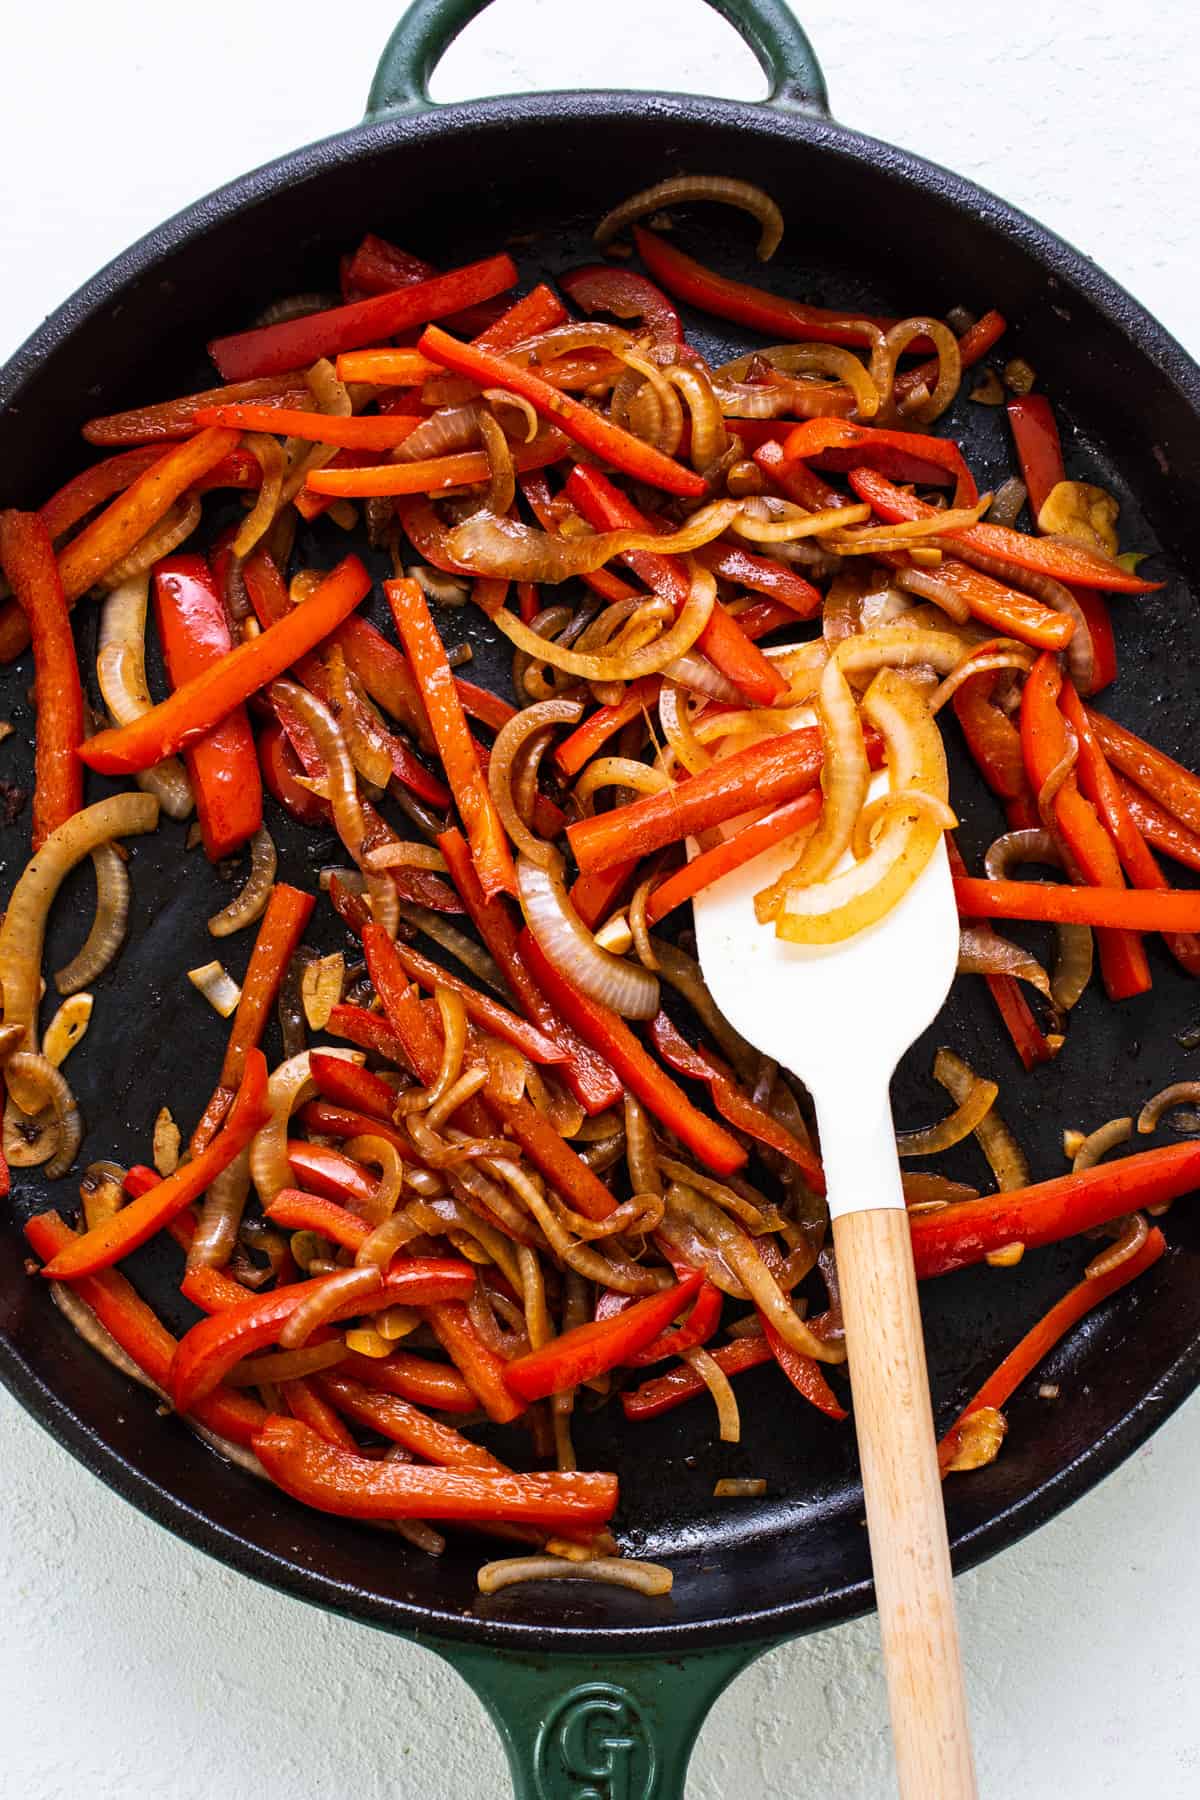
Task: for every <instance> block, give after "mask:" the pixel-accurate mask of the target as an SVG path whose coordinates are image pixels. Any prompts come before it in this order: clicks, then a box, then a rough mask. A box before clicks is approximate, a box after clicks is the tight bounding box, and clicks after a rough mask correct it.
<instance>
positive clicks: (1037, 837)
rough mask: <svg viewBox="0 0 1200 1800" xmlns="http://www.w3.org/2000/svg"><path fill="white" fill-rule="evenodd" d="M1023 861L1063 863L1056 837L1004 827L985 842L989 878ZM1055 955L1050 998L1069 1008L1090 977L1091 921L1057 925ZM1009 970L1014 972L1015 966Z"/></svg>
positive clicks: (1005, 875)
mask: <svg viewBox="0 0 1200 1800" xmlns="http://www.w3.org/2000/svg"><path fill="white" fill-rule="evenodd" d="M1023 862H1037V863H1049V864H1051V865H1052V866H1053V867H1054V868H1057V869H1061V868H1062V867H1063V858H1062V852H1061V850H1060V849H1059V846H1058V840H1057V839H1056V838H1055V837H1054V835H1053V834H1052V833H1051V832H1049V831H1046V830H1044V829H1042V830H1038V829H1036V828H1033V829H1026V830H1024V831H1006V832H1004V833H1003V834H1002V835H1001V836H1000V837H998V838H996V839H995V841H994V842H993V843H992V844H990V845H989V846H988V849H987V852H986V854H985V856H984V859H983V866H984V872H985V873H986V875H987V878H988V880H989V881H1003V880H1007V879H1008V878H1009V876H1010V873H1011V871H1012V870H1013V869H1014V868H1015V867H1016V866H1017V865H1018V864H1019V863H1023ZM1054 930H1055V937H1056V939H1057V942H1058V957H1057V959H1056V962H1055V966H1054V974H1053V977H1052V978H1051V982H1050V998H1051V1000H1052V1001H1053V1003H1054V1005H1055V1006H1056V1007H1057V1008H1058V1010H1059V1011H1060V1012H1070V1010H1071V1008H1072V1007H1073V1006H1074V1005H1075V1003H1076V1001H1077V1000H1078V999H1079V997H1080V995H1081V994H1082V993H1083V990H1084V989H1085V988H1086V986H1087V984H1088V982H1089V981H1090V980H1091V978H1092V961H1093V956H1094V949H1095V946H1094V940H1093V937H1092V928H1091V926H1090V925H1056V926H1055V928H1054ZM1010 973H1013V974H1015V973H1017V971H1016V970H1012V971H1010Z"/></svg>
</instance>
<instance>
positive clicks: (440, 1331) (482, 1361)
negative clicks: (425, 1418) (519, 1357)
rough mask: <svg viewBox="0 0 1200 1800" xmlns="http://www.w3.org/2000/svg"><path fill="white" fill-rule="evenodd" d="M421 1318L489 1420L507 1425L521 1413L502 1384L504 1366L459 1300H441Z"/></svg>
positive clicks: (521, 1408)
mask: <svg viewBox="0 0 1200 1800" xmlns="http://www.w3.org/2000/svg"><path fill="white" fill-rule="evenodd" d="M424 1310H425V1317H426V1319H427V1320H428V1322H429V1324H430V1325H431V1326H432V1327H433V1330H434V1333H435V1335H436V1337H437V1340H438V1343H439V1344H440V1345H441V1346H442V1349H443V1350H444V1351H445V1352H446V1355H447V1356H448V1357H449V1358H450V1360H451V1362H452V1363H453V1364H454V1366H455V1368H456V1369H457V1370H458V1372H459V1374H460V1375H461V1376H462V1378H463V1380H464V1381H465V1382H466V1384H467V1386H468V1387H469V1388H470V1390H471V1392H472V1393H473V1394H474V1396H475V1398H476V1400H477V1401H478V1402H479V1404H480V1406H482V1408H483V1410H484V1411H485V1412H486V1414H487V1416H488V1418H489V1419H494V1420H495V1422H496V1424H497V1425H508V1424H511V1423H512V1421H513V1420H514V1419H515V1418H517V1417H519V1415H520V1414H521V1413H523V1412H524V1410H525V1403H524V1401H522V1400H518V1399H517V1398H516V1397H515V1395H514V1393H513V1391H512V1390H511V1389H510V1388H509V1387H508V1386H507V1384H506V1382H505V1374H506V1371H507V1369H508V1366H509V1365H508V1364H507V1363H506V1362H505V1361H504V1359H503V1357H500V1356H497V1355H496V1353H495V1351H494V1350H491V1349H489V1347H488V1346H487V1344H485V1343H484V1341H483V1339H482V1338H481V1337H480V1335H479V1333H478V1332H477V1331H476V1329H475V1327H474V1325H473V1324H472V1322H471V1315H470V1313H469V1312H468V1311H467V1309H466V1307H465V1306H464V1305H463V1303H462V1301H461V1300H444V1301H442V1302H441V1303H440V1304H439V1305H437V1306H427V1307H426V1308H425V1309H424Z"/></svg>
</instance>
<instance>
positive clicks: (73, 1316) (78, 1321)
mask: <svg viewBox="0 0 1200 1800" xmlns="http://www.w3.org/2000/svg"><path fill="white" fill-rule="evenodd" d="M50 1298H51V1299H52V1300H53V1302H54V1304H55V1306H57V1308H58V1310H59V1312H60V1313H61V1314H62V1315H63V1317H64V1319H66V1320H67V1322H68V1323H69V1324H70V1325H73V1326H74V1328H75V1330H76V1331H77V1332H78V1333H79V1335H80V1337H81V1338H82V1339H83V1341H84V1343H85V1344H86V1345H87V1346H88V1348H89V1349H90V1350H94V1351H95V1352H96V1354H97V1355H98V1356H102V1357H103V1358H104V1360H105V1362H108V1363H111V1364H112V1366H113V1368H114V1369H119V1370H120V1372H121V1374H122V1375H127V1376H128V1377H129V1379H130V1381H136V1382H137V1384H138V1386H139V1387H144V1388H149V1390H150V1392H151V1393H152V1394H157V1395H158V1397H159V1398H160V1399H161V1400H165V1399H166V1398H167V1396H166V1395H165V1394H164V1393H163V1390H162V1389H161V1388H160V1387H159V1386H158V1385H157V1384H156V1383H155V1382H153V1381H151V1379H150V1377H149V1376H148V1375H147V1374H146V1371H145V1370H144V1369H143V1368H142V1367H141V1365H140V1364H139V1363H135V1362H134V1360H133V1358H132V1356H130V1354H129V1352H128V1351H127V1350H123V1349H122V1348H121V1346H120V1344H118V1342H117V1340H116V1338H115V1337H114V1336H113V1335H112V1333H111V1331H109V1329H108V1327H107V1326H106V1325H102V1324H101V1323H100V1321H99V1319H98V1318H97V1317H96V1315H95V1313H94V1312H93V1311H92V1309H91V1307H90V1306H89V1305H88V1304H87V1302H86V1300H81V1299H80V1297H79V1295H78V1294H77V1293H76V1292H75V1289H74V1288H73V1287H71V1286H70V1285H69V1284H68V1283H67V1282H65V1281H52V1282H51V1283H50Z"/></svg>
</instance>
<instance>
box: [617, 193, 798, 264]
mask: <svg viewBox="0 0 1200 1800" xmlns="http://www.w3.org/2000/svg"><path fill="white" fill-rule="evenodd" d="M691 200H716V201H718V202H720V203H721V204H722V205H724V206H736V207H739V208H740V209H741V211H742V212H748V213H749V214H750V216H751V217H752V218H755V219H757V220H758V222H759V224H760V226H761V227H762V233H761V236H760V237H759V240H758V260H759V261H760V262H769V261H770V259H771V257H772V256H774V254H775V252H776V250H777V249H778V248H779V240H780V239H781V238H782V236H783V214H782V213H781V212H780V210H779V208H778V206H776V204H775V202H774V200H772V198H771V196H770V194H768V193H766V192H764V190H763V189H762V188H760V187H755V186H754V185H753V183H752V182H749V181H735V180H733V179H732V177H730V176H727V175H672V176H669V177H668V178H667V180H666V181H658V182H655V184H654V186H653V187H648V188H642V189H641V191H640V192H639V193H636V194H631V195H630V196H629V198H628V200H622V202H621V204H620V205H619V206H614V207H613V209H612V211H611V212H607V213H605V215H604V217H603V218H602V219H601V221H600V223H599V224H598V225H597V227H596V229H595V231H594V232H593V233H592V236H593V237H594V238H595V240H596V242H597V243H598V244H609V243H611V242H612V240H613V238H615V237H616V236H617V235H618V233H619V232H622V231H624V229H625V227H626V226H627V225H631V224H632V223H633V221H634V220H635V219H644V218H645V217H646V216H647V214H649V213H655V212H659V211H661V209H662V208H663V207H665V206H676V205H685V204H686V203H687V202H688V201H691Z"/></svg>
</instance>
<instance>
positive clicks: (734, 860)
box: [646, 792, 821, 925]
mask: <svg viewBox="0 0 1200 1800" xmlns="http://www.w3.org/2000/svg"><path fill="white" fill-rule="evenodd" d="M820 810H821V796H820V794H819V793H816V792H810V793H807V794H801V795H800V797H799V798H798V799H796V800H789V801H788V802H787V804H786V805H785V806H780V807H777V808H776V809H775V811H774V812H770V813H768V814H767V816H766V818H765V819H758V820H756V822H755V823H754V824H753V825H747V827H746V829H745V830H744V831H739V832H738V833H737V835H736V836H734V837H729V838H726V839H725V840H724V842H723V843H720V844H714V845H713V848H712V849H711V850H702V851H701V852H700V854H699V855H698V856H693V858H692V860H691V862H689V863H685V864H684V866H683V868H682V869H676V871H675V873H674V874H673V875H668V876H667V879H666V880H665V881H663V882H660V883H659V885H658V887H656V888H655V889H654V890H653V891H652V893H651V895H650V898H649V900H648V901H647V903H646V923H647V924H648V925H657V924H658V921H659V920H660V919H665V918H666V916H667V914H668V913H671V912H674V910H675V908H676V907H677V906H682V905H683V903H684V901H685V900H691V899H692V898H693V896H694V895H696V894H698V893H700V891H701V889H703V888H706V887H710V886H711V885H712V883H713V882H714V881H720V879H721V877H722V876H723V875H728V874H729V873H730V872H731V871H732V870H734V869H740V868H742V867H743V865H744V864H746V863H748V862H752V861H753V859H754V858H755V857H756V856H759V855H761V854H762V852H763V851H764V850H769V849H771V847H772V846H773V845H774V844H781V843H783V841H784V839H785V838H789V837H791V836H792V835H793V833H795V832H797V831H803V830H804V828H805V826H806V825H811V824H813V823H814V821H815V820H816V818H817V815H818V814H819V813H820Z"/></svg>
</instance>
